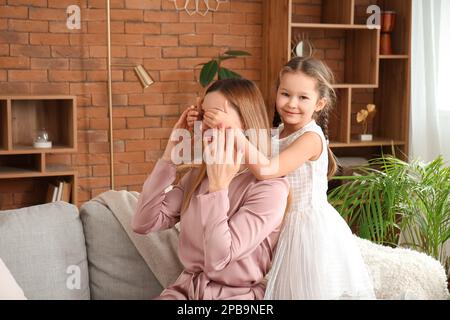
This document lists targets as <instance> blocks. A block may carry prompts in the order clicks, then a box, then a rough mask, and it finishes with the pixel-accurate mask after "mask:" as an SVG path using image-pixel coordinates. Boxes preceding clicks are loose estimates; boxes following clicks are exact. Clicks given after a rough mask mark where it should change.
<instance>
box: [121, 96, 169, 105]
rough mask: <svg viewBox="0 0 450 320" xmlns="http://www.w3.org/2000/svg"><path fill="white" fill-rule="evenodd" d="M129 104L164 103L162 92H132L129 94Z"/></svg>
mask: <svg viewBox="0 0 450 320" xmlns="http://www.w3.org/2000/svg"><path fill="white" fill-rule="evenodd" d="M128 103H129V105H154V104H161V103H163V95H162V94H161V93H144V94H130V95H129V96H128Z"/></svg>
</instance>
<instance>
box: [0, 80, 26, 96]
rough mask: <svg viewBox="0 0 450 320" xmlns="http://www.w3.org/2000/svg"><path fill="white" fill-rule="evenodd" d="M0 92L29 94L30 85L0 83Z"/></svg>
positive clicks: (23, 83)
mask: <svg viewBox="0 0 450 320" xmlns="http://www.w3.org/2000/svg"><path fill="white" fill-rule="evenodd" d="M0 92H8V94H18V95H22V94H29V93H30V84H29V83H25V82H17V83H13V82H3V83H1V82H0Z"/></svg>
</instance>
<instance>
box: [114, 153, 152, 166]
mask: <svg viewBox="0 0 450 320" xmlns="http://www.w3.org/2000/svg"><path fill="white" fill-rule="evenodd" d="M144 158H145V153H144V152H142V151H137V152H124V153H116V154H115V155H114V163H139V162H144V161H145V160H144Z"/></svg>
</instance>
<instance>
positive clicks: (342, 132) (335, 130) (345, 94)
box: [328, 89, 350, 144]
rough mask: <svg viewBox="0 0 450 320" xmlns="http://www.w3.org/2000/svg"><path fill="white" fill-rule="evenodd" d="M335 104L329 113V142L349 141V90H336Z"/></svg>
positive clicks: (341, 142) (344, 142)
mask: <svg viewBox="0 0 450 320" xmlns="http://www.w3.org/2000/svg"><path fill="white" fill-rule="evenodd" d="M336 95H337V100H336V106H335V107H334V108H333V109H332V110H331V112H330V114H329V118H328V119H329V124H328V128H329V129H328V130H329V132H328V136H329V139H330V141H331V142H330V143H331V144H346V143H348V142H349V141H350V127H349V123H350V121H349V120H350V112H349V111H350V108H349V105H350V90H348V89H338V90H336Z"/></svg>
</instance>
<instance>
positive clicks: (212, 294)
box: [132, 160, 289, 300]
mask: <svg viewBox="0 0 450 320" xmlns="http://www.w3.org/2000/svg"><path fill="white" fill-rule="evenodd" d="M197 172H198V171H197V170H193V171H191V172H189V173H188V174H186V175H185V176H184V177H183V178H182V179H181V181H180V183H179V184H178V185H177V186H175V187H174V188H173V189H172V190H171V191H169V192H167V193H165V192H164V190H165V189H166V188H167V187H168V186H170V185H171V184H172V183H173V182H174V180H175V178H176V167H175V165H173V164H172V163H171V162H167V161H164V160H159V161H158V162H157V163H156V166H155V168H154V169H153V172H152V174H151V175H150V176H149V177H148V178H147V180H146V182H145V183H144V187H143V190H142V193H141V194H140V197H139V201H138V204H137V209H136V214H135V215H134V217H133V221H132V226H133V229H134V231H135V232H137V233H140V234H147V233H149V232H152V231H158V230H164V229H168V228H171V227H173V226H174V225H175V224H176V223H177V222H178V221H179V220H180V210H181V204H182V201H183V194H184V192H185V191H186V192H187V191H188V189H189V187H190V186H191V183H192V180H193V179H195V177H196V176H197ZM288 193H289V183H288V181H287V179H285V178H278V179H272V180H266V181H258V180H256V178H255V177H254V176H253V175H252V174H251V173H250V172H246V173H243V174H241V175H239V176H237V177H236V178H235V179H233V181H232V182H231V184H230V186H229V188H228V190H221V191H218V192H215V193H208V179H204V181H203V182H202V183H201V184H200V186H199V188H197V190H196V191H195V192H194V194H193V196H192V198H191V201H190V205H189V207H188V209H187V210H186V211H185V212H184V213H183V215H182V216H181V231H180V235H179V247H178V251H179V252H178V254H179V258H180V261H181V262H182V264H183V266H184V271H183V272H182V273H181V275H180V276H179V277H178V279H177V280H176V281H175V283H174V284H172V285H171V286H169V287H168V288H167V289H165V290H164V291H163V292H162V293H161V296H160V297H159V299H194V300H202V299H205V300H211V299H246V300H252V299H262V298H263V297H264V290H265V284H264V282H263V280H264V277H265V276H266V274H267V272H268V271H269V268H270V266H271V261H272V256H273V252H274V249H275V246H276V243H277V241H278V236H279V233H280V225H281V222H282V220H283V216H284V212H285V208H286V204H287V196H288ZM168 267H169V266H168Z"/></svg>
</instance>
